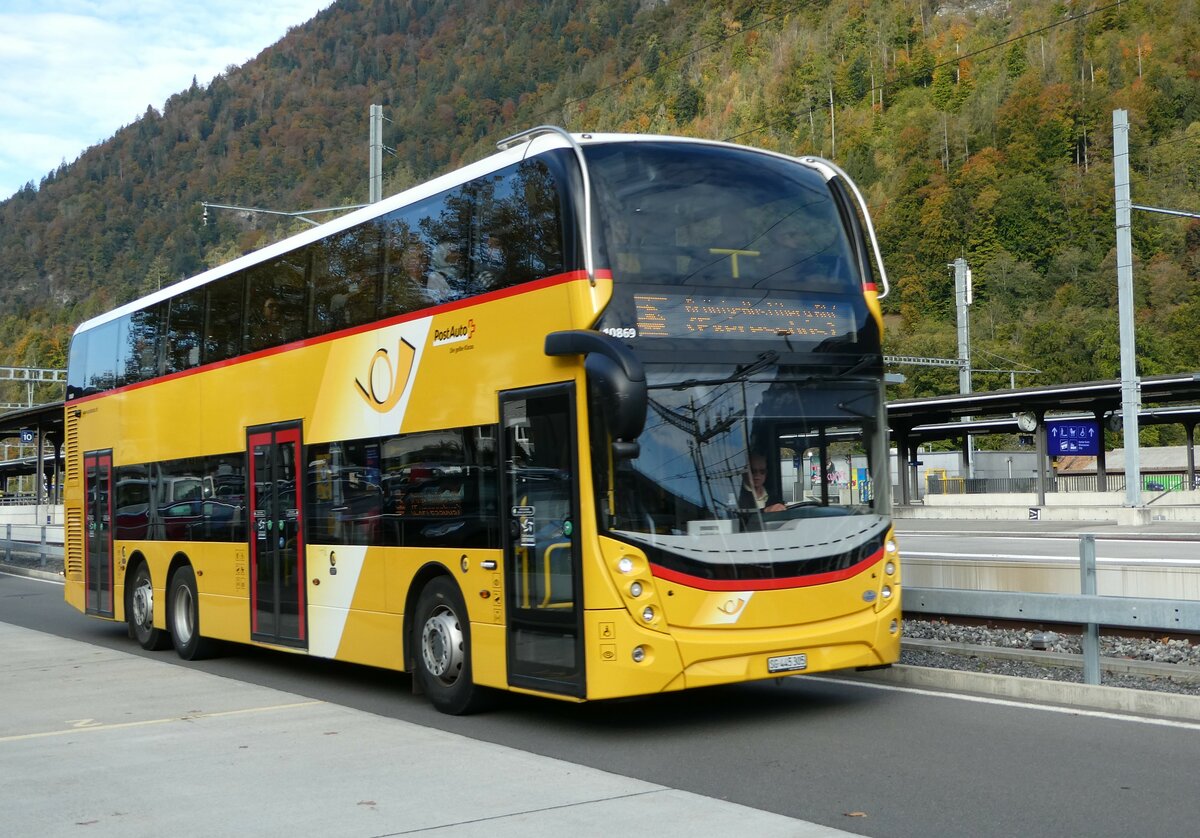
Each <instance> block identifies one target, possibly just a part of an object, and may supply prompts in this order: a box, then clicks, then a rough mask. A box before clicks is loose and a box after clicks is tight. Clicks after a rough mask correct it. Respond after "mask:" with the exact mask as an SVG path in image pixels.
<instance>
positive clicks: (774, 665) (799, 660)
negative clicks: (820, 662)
mask: <svg viewBox="0 0 1200 838" xmlns="http://www.w3.org/2000/svg"><path fill="white" fill-rule="evenodd" d="M800 669H808V655H780V656H779V657H777V658H767V672H796V671H797V670H800Z"/></svg>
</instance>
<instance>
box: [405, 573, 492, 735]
mask: <svg viewBox="0 0 1200 838" xmlns="http://www.w3.org/2000/svg"><path fill="white" fill-rule="evenodd" d="M412 631H413V637H412V644H411V645H412V648H413V650H414V655H413V656H414V658H415V661H414V668H415V670H416V671H415V674H414V677H415V678H416V679H417V681H418V684H419V687H420V689H421V691H422V692H424V693H425V695H427V696H429V701H430V703H431V704H433V706H434V708H435V709H437V710H439V711H440V712H442V713H448V714H450V715H452V716H462V715H466V714H468V713H474V712H477V711H479V710H481V709H483V707H484V706H485V705H486V704H487V701H488V698H489V696H488V694H487V693H488V691H486V690H485V689H484V688H482V687H479V686H477V685H476V684H475V682H474V680H473V679H472V677H471V624H470V621H469V620H468V619H467V607H466V605H465V604H464V603H463V598H462V594H460V593H459V591H458V586H457V585H455V584H454V582H453V580H451V579H450V578H449V577H446V576H438V577H435V578H434V579H431V580H430V581H429V584H427V585H426V586H425V588H424V589H423V590H422V591H421V596H420V597H419V598H418V599H417V610H416V619H415V620H413V629H412Z"/></svg>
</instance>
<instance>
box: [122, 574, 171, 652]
mask: <svg viewBox="0 0 1200 838" xmlns="http://www.w3.org/2000/svg"><path fill="white" fill-rule="evenodd" d="M125 621H126V623H128V625H129V636H130V637H132V638H133V639H134V640H136V641H137V642H138V644H139V645H141V647H142V648H143V649H145V650H147V651H149V652H157V651H159V650H161V649H165V648H167V647H168V646H170V645H171V636H170V635H169V634H168V633H167V632H165V631H163V630H162V629H158V628H155V627H154V585H153V584H151V581H150V568H148V567H147V566H146V563H145V562H140V563H139V564H138V567H137V570H135V571H134V573H133V581H132V583H131V584H130V586H129V587H128V588H126V590H125Z"/></svg>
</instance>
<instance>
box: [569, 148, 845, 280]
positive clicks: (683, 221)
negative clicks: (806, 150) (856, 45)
mask: <svg viewBox="0 0 1200 838" xmlns="http://www.w3.org/2000/svg"><path fill="white" fill-rule="evenodd" d="M586 152H587V156H588V167H589V169H590V171H591V174H592V178H593V180H594V182H595V186H596V194H597V199H598V203H599V206H600V211H601V214H602V225H603V229H604V231H605V241H604V243H605V245H606V246H607V250H608V257H609V262H610V266H611V268H612V271H613V276H614V277H615V278H616V279H617V281H618V282H620V281H622V280H626V281H629V282H633V283H637V284H651V285H673V286H708V287H712V286H722V287H727V288H738V289H747V290H748V289H757V290H770V289H788V290H805V291H817V292H834V293H837V292H841V293H846V292H848V291H859V290H861V279H860V276H859V272H858V269H857V267H856V263H855V261H854V259H853V252H852V249H851V247H850V241H849V237H848V235H847V233H846V227H845V224H844V223H843V220H842V218H841V216H840V214H839V212H838V207H837V204H836V203H835V201H834V198H833V195H832V193H831V192H830V190H829V188H828V187H827V186H826V184H825V182H824V181H823V179H822V178H821V176H820V175H819V174H817V173H816V172H814V171H812V170H811V169H808V168H807V167H805V166H802V165H800V164H799V163H795V162H792V161H789V160H786V159H782V158H778V157H774V156H772V155H767V154H762V153H756V152H753V151H746V150H739V149H729V148H724V147H717V146H705V145H687V144H682V143H666V142H660V143H654V142H644V143H614V144H611V145H602V146H591V147H588V148H587V150H586Z"/></svg>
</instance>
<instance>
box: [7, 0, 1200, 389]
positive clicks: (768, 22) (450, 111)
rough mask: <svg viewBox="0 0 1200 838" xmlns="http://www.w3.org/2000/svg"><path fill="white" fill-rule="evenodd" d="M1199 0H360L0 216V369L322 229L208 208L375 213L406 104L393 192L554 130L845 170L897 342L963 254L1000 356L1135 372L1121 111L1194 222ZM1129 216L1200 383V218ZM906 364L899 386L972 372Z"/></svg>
mask: <svg viewBox="0 0 1200 838" xmlns="http://www.w3.org/2000/svg"><path fill="white" fill-rule="evenodd" d="M1198 6H1200V4H1198V2H1197V0H1128V2H1115V1H1114V0H1091V1H1090V2H1043V1H1042V0H1012V2H1000V0H961V2H949V1H948V2H937V1H936V0H831V2H822V0H808V1H807V2H795V1H793V2H786V0H768V2H750V0H586V2H585V1H584V0H543V1H542V2H531V0H524V1H523V2H522V0H338V2H337V3H335V4H334V5H333V6H331V7H330V8H329V9H328V10H326V11H325V12H322V13H321V14H320V15H318V16H317V17H316V18H315V19H314V20H312V21H311V22H309V23H307V24H305V25H303V26H299V27H296V28H294V29H293V30H291V31H290V32H289V34H288V35H287V37H285V38H284V39H283V40H282V41H280V42H279V43H277V44H275V45H273V46H271V47H269V48H267V49H265V50H264V51H263V52H262V53H261V54H260V55H259V56H258V57H257V58H256V59H254V60H253V61H251V62H249V63H247V64H246V65H244V66H242V67H231V68H229V69H228V70H227V72H226V73H224V74H223V75H222V76H220V77H218V78H217V79H215V80H214V81H213V82H212V83H211V84H209V85H208V86H206V87H201V86H199V85H195V84H193V86H192V87H191V88H190V89H188V90H184V91H181V92H180V93H178V94H177V95H175V96H173V97H172V98H171V99H170V100H169V101H167V102H166V104H165V107H164V108H163V110H162V112H161V113H160V112H158V111H156V110H155V109H153V108H150V109H148V110H147V111H146V113H145V114H144V115H143V116H142V117H141V118H140V119H138V120H137V121H135V122H134V123H132V124H131V125H129V126H128V127H126V128H124V129H122V130H121V131H119V132H117V134H116V135H115V136H113V137H112V138H111V139H110V140H108V141H106V142H104V143H102V144H100V145H98V146H95V147H93V148H91V149H89V150H88V151H86V152H85V153H84V154H83V155H82V156H81V157H80V158H79V159H78V160H76V161H74V162H72V163H68V164H65V165H63V166H62V167H60V168H59V169H58V170H56V171H54V172H52V173H50V174H48V175H47V176H46V177H45V178H44V179H43V180H42V182H41V183H40V184H30V185H29V186H28V187H26V188H25V189H23V190H22V191H21V192H19V193H18V194H16V195H15V196H13V197H12V198H11V199H9V200H8V201H6V202H4V203H2V204H0V364H16V365H28V366H42V367H47V366H48V367H59V366H63V365H64V363H65V350H66V342H67V340H68V338H69V335H70V332H71V330H72V329H73V328H74V327H75V325H76V324H77V323H78V322H80V321H81V320H83V319H84V318H86V317H89V316H91V315H93V314H95V313H97V312H99V311H101V310H104V309H106V308H108V307H111V306H113V305H115V304H118V303H122V302H125V301H127V300H129V299H131V298H133V297H135V296H137V295H140V294H142V293H145V292H147V291H151V290H154V289H155V288H158V287H160V286H162V285H165V284H169V283H172V282H175V281H177V280H179V279H180V278H182V277H184V276H187V275H190V274H193V273H196V272H198V271H200V270H202V269H204V268H205V267H207V266H210V265H214V264H219V263H221V262H223V261H226V260H228V259H230V258H232V257H234V256H236V255H238V254H240V253H242V252H245V251H247V250H251V249H254V248H257V247H260V246H262V245H264V244H267V243H269V242H270V241H273V240H275V239H277V238H279V237H281V236H283V235H286V234H287V233H289V232H293V231H295V230H297V229H299V227H300V225H301V222H296V221H289V220H286V219H283V220H281V219H278V218H272V217H270V216H246V215H243V214H240V213H233V212H226V211H213V212H212V213H210V216H209V223H208V224H207V225H205V224H203V223H202V220H201V207H200V202H201V201H211V202H216V203H222V204H234V205H241V206H256V207H270V208H274V209H279V210H302V209H308V208H313V207H328V206H336V205H340V204H350V203H356V202H362V201H365V200H366V192H367V128H368V126H367V114H368V108H369V106H370V105H371V104H382V105H383V106H384V114H385V116H386V117H387V118H388V119H389V120H391V122H390V123H389V124H388V125H387V127H386V129H385V140H384V141H385V143H386V145H388V146H390V147H392V148H394V149H395V155H394V156H389V157H387V158H385V188H384V191H385V193H386V194H390V193H392V192H395V191H398V190H399V189H401V188H403V187H405V186H407V185H409V184H411V183H412V182H414V181H416V180H419V179H423V178H426V177H428V176H430V175H433V174H436V173H439V172H441V171H444V170H446V169H447V168H449V167H452V166H454V165H457V164H459V163H461V162H466V161H469V160H472V159H476V158H478V157H481V156H483V155H484V154H486V153H488V152H489V151H490V150H491V149H492V147H493V143H494V142H495V140H497V139H499V138H501V137H503V136H506V135H508V134H510V133H513V132H515V131H517V130H520V129H522V128H525V127H529V126H532V125H536V124H540V123H544V122H554V123H558V124H561V125H565V126H566V127H568V128H570V129H572V130H621V131H639V132H641V131H654V132H670V133H683V134H689V135H695V136H702V137H709V138H716V139H735V140H736V141H738V142H742V143H746V144H749V145H756V146H762V147H768V148H773V149H779V150H782V151H786V152H790V153H796V154H814V153H815V154H820V155H823V156H826V157H830V158H832V159H834V160H835V161H837V162H838V163H839V164H841V165H842V166H844V167H845V168H846V169H847V170H849V172H850V173H851V174H852V175H853V176H854V177H855V178H856V179H857V180H858V182H859V183H860V185H861V186H862V187H863V190H864V192H865V193H866V194H867V196H868V200H869V202H870V204H871V206H872V212H873V215H874V217H875V220H876V223H877V225H878V227H879V229H880V232H881V240H882V244H883V246H884V248H885V259H886V261H887V264H888V266H889V271H890V273H891V278H892V286H893V291H892V294H891V296H890V297H889V298H888V299H887V300H886V301H885V303H886V305H885V311H886V312H887V314H888V319H889V332H888V335H887V344H886V351H887V352H888V353H889V354H894V355H916V356H935V357H946V358H949V357H953V356H954V355H955V354H956V345H955V331H954V300H953V276H952V273H951V271H950V269H949V268H948V263H950V262H951V261H953V260H954V259H955V258H956V257H959V256H962V257H964V258H966V259H967V261H968V262H969V263H970V265H971V267H972V269H973V273H974V277H975V304H974V307H973V309H972V345H973V354H974V358H975V365H976V366H977V367H984V368H986V367H993V368H996V369H1010V368H1016V369H1027V368H1029V369H1032V368H1036V369H1038V370H1041V371H1042V373H1041V374H1040V375H1037V376H1034V375H1021V376H1018V378H1017V383H1018V384H1049V383H1053V382H1057V381H1068V380H1071V381H1074V380H1089V379H1096V378H1112V377H1117V376H1118V375H1119V364H1118V343H1117V320H1116V318H1117V312H1116V293H1117V292H1116V264H1115V248H1114V242H1115V232H1114V221H1113V209H1112V206H1113V170H1112V111H1113V109H1114V108H1123V109H1127V110H1128V111H1129V114H1130V121H1131V124H1132V127H1131V131H1130V143H1131V154H1130V159H1131V166H1132V169H1133V180H1132V183H1133V199H1134V202H1135V203H1137V204H1148V205H1154V206H1160V207H1168V208H1174V209H1184V210H1190V211H1193V212H1195V211H1200V7H1198ZM1133 230H1134V248H1135V281H1136V287H1137V297H1138V306H1139V322H1138V329H1139V331H1138V343H1139V355H1140V365H1141V372H1142V373H1143V374H1152V373H1159V372H1171V371H1178V370H1183V369H1188V370H1195V369H1200V328H1198V327H1200V222H1197V221H1195V220H1189V219H1186V218H1181V217H1172V216H1165V215H1151V214H1148V213H1137V214H1135V217H1134V225H1133ZM903 371H904V372H905V374H906V375H908V376H909V381H908V383H907V384H905V385H903V387H902V388H897V389H896V393H895V395H912V394H917V395H926V394H932V393H937V392H948V391H954V390H956V389H957V386H958V381H957V376H956V374H955V373H954V371H953V370H945V369H933V368H921V367H906V368H904V370H903ZM1008 382H1009V376H1008V375H1007V374H1004V373H993V374H987V373H980V374H977V375H976V382H975V386H976V388H977V389H986V388H989V387H998V386H1007V385H1008Z"/></svg>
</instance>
